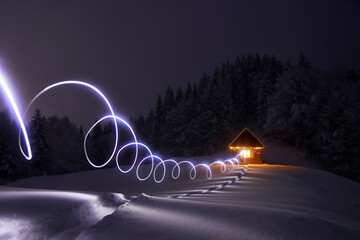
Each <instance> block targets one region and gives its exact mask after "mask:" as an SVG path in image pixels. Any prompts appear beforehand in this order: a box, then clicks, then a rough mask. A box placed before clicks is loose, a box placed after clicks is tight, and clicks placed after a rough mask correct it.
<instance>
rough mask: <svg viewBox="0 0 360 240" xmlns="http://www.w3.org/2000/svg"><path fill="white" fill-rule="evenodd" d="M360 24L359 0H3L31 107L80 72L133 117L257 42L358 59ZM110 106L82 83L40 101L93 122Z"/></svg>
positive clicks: (9, 50) (3, 49) (10, 44)
mask: <svg viewBox="0 0 360 240" xmlns="http://www.w3.org/2000/svg"><path fill="white" fill-rule="evenodd" d="M359 24H360V3H359V2H355V1H328V2H326V1H303V2H301V1H263V2H259V1H208V0H206V1H149V0H145V1H89V0H86V1H85V0H84V1H12V0H10V1H7V0H1V1H0V61H1V62H0V64H1V67H2V69H5V70H6V73H7V75H8V76H9V77H10V78H11V81H12V85H13V88H16V91H17V93H16V95H17V97H18V101H19V102H20V105H21V108H22V109H24V107H25V106H26V105H27V103H28V102H29V101H30V100H31V98H32V97H33V96H34V95H35V94H36V93H37V92H38V91H40V90H41V89H42V88H44V87H46V86H47V85H49V84H51V83H54V82H56V81H60V80H69V79H80V80H87V81H89V82H91V83H94V84H95V85H96V86H98V87H99V88H100V89H101V90H102V91H103V92H104V93H105V94H106V95H107V96H108V97H109V99H110V100H111V102H112V103H113V105H114V107H115V109H116V111H117V112H118V113H119V114H120V115H122V116H124V117H126V118H128V117H130V116H136V115H138V114H140V113H142V114H146V113H148V111H149V110H150V108H151V107H153V106H154V105H155V102H156V97H157V95H158V94H160V93H161V94H163V93H164V91H165V89H166V88H167V87H168V86H170V87H173V88H177V87H178V86H185V85H186V83H187V82H188V81H190V82H196V81H198V80H199V79H200V77H201V75H202V73H203V72H204V71H205V72H207V73H212V71H213V70H214V68H215V66H216V65H220V64H221V63H222V62H224V61H226V60H227V59H229V60H232V59H233V58H234V57H235V56H236V55H241V54H247V53H249V52H252V53H256V52H257V53H259V54H269V55H271V54H274V55H275V56H277V57H279V58H280V59H282V60H287V59H290V60H292V61H295V60H296V57H297V56H298V54H299V52H300V51H302V52H303V53H304V54H305V55H306V56H308V57H309V59H310V60H311V62H312V64H313V65H315V66H316V67H319V68H320V69H325V70H326V69H331V68H334V67H343V66H354V67H356V68H358V67H360V44H359V43H360V27H359ZM0 100H1V99H0ZM74 101H75V102H76V103H73V102H74ZM0 105H4V104H3V102H2V103H0ZM102 106H103V104H101V102H99V103H97V98H96V96H94V95H92V94H87V93H86V91H84V90H81V89H79V88H76V87H71V88H61V89H59V90H54V91H53V92H52V93H51V94H50V93H49V94H47V95H45V96H44V97H42V98H41V99H40V100H39V101H38V102H36V107H40V108H41V109H42V110H43V111H44V112H45V113H46V114H58V115H68V116H69V117H70V119H72V120H74V121H75V122H76V123H78V124H79V123H82V124H85V125H86V124H87V122H88V121H91V122H92V121H93V120H94V119H95V118H96V117H100V116H101V114H103V113H105V112H106V109H105V107H102ZM2 108H3V107H2ZM86 118H89V120H86Z"/></svg>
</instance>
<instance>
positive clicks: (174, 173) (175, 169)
mask: <svg viewBox="0 0 360 240" xmlns="http://www.w3.org/2000/svg"><path fill="white" fill-rule="evenodd" d="M0 85H1V87H2V88H3V89H4V91H5V94H6V96H7V98H8V99H9V101H10V103H11V106H12V108H13V110H14V112H15V114H16V117H17V120H18V122H19V125H20V129H19V148H20V151H21V153H22V154H23V156H24V157H25V158H26V159H27V160H31V159H32V151H31V145H30V141H29V137H28V133H27V130H26V127H25V125H24V122H23V120H22V117H21V115H20V112H19V109H18V107H17V105H16V102H15V100H14V97H13V95H12V94H11V91H10V89H9V87H8V85H7V84H6V82H5V80H4V78H3V77H2V75H1V74H0ZM63 85H77V86H82V87H85V88H87V89H90V90H91V91H93V92H94V93H95V94H97V95H98V96H99V97H100V98H101V99H102V100H103V101H104V103H105V104H106V105H107V107H108V109H109V112H110V115H106V116H103V117H102V118H101V119H100V120H98V121H97V122H96V123H94V124H93V125H92V126H91V127H90V129H89V130H88V131H87V133H86V135H85V138H84V143H83V147H84V153H85V156H86V159H87V161H88V162H89V164H90V165H91V166H93V167H95V168H102V167H105V166H106V165H107V164H108V163H109V162H110V161H111V160H112V159H113V158H114V156H115V153H116V151H117V153H116V156H115V162H116V166H117V168H118V170H119V171H120V172H121V173H124V174H126V173H129V172H130V171H131V170H132V169H133V168H134V167H135V165H136V163H137V162H138V165H137V167H136V177H137V178H138V179H139V180H140V181H145V180H147V179H149V178H150V176H151V175H153V178H154V181H155V182H156V183H161V182H162V181H163V180H164V179H165V176H166V164H171V165H172V170H171V177H172V178H173V179H178V178H179V177H180V174H181V167H180V165H188V166H190V172H189V176H190V179H195V178H196V175H197V168H200V167H201V168H205V172H206V177H207V178H208V179H211V178H212V176H213V174H212V170H211V167H212V166H213V165H220V166H221V167H220V170H221V172H222V173H224V172H226V170H227V169H228V170H229V171H233V170H234V169H235V168H237V169H238V168H241V167H240V166H239V165H240V164H243V163H244V162H245V158H246V157H247V155H246V153H244V151H241V152H240V153H239V154H238V155H237V156H236V157H234V158H230V159H226V160H224V161H220V160H217V161H215V162H213V163H211V164H204V163H201V164H197V165H194V164H193V163H192V162H190V161H180V162H177V161H175V160H174V159H166V160H163V159H162V158H161V157H159V156H156V155H153V154H152V152H151V150H150V148H149V147H147V146H146V145H145V144H144V143H141V142H138V141H137V138H136V134H135V132H134V130H133V129H132V127H131V126H130V124H129V123H127V122H126V121H125V120H124V119H123V118H121V117H119V116H116V115H115V113H114V110H113V108H112V106H111V104H110V101H109V100H108V99H107V98H106V96H105V95H104V94H103V93H102V92H101V91H100V90H99V89H98V88H96V87H95V86H93V85H91V84H89V83H86V82H82V81H77V80H69V81H62V82H57V83H54V84H52V85H50V86H48V87H46V88H44V89H43V90H42V91H40V92H39V93H38V94H37V95H36V96H35V97H34V98H33V99H32V100H31V101H30V103H29V105H28V106H27V108H26V110H25V112H24V115H26V113H27V112H28V110H29V108H30V106H31V105H32V104H33V103H34V102H35V100H37V99H38V98H39V97H40V96H41V95H43V94H44V93H46V92H47V91H49V90H51V89H53V88H56V87H59V86H63ZM106 119H113V121H114V127H115V143H114V146H113V150H112V152H111V155H110V157H109V158H107V160H106V161H105V162H104V163H103V164H95V163H94V162H93V161H92V160H91V159H90V157H89V154H88V151H87V147H86V143H87V140H88V137H89V134H90V133H91V131H92V130H93V129H94V128H95V127H96V126H97V125H98V124H100V123H101V122H102V121H104V120H106ZM119 123H120V126H124V127H125V128H127V130H128V131H130V132H131V135H132V137H133V139H134V140H133V142H129V143H127V144H124V145H123V146H121V147H120V148H119V150H117V149H118V147H119V146H118V145H119V140H118V139H119V130H118V124H119ZM21 135H23V136H24V140H25V144H26V148H27V153H28V154H25V152H24V150H23V148H22V146H21ZM130 147H135V155H134V159H133V161H132V163H131V166H130V167H129V168H128V169H127V170H125V169H123V168H122V167H121V166H120V164H119V155H120V154H121V152H123V151H124V150H125V149H126V148H130ZM139 147H140V148H143V149H145V151H146V152H148V153H149V155H145V157H144V158H143V159H142V160H140V161H138V160H139V159H138V157H139ZM148 159H151V168H150V170H149V174H148V175H147V176H146V177H141V176H140V173H139V169H140V166H141V165H143V164H144V162H145V161H146V160H148ZM154 160H156V161H159V163H158V164H157V165H156V166H155V167H154ZM229 165H230V166H229ZM159 166H162V167H163V172H162V176H161V178H160V179H157V178H156V173H157V171H158V168H159ZM226 166H227V168H226ZM246 167H247V166H245V168H242V169H243V170H244V171H247V168H246Z"/></svg>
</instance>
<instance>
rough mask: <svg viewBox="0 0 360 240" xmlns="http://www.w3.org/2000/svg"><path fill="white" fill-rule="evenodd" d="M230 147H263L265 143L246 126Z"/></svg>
mask: <svg viewBox="0 0 360 240" xmlns="http://www.w3.org/2000/svg"><path fill="white" fill-rule="evenodd" d="M229 147H262V148H264V147H265V145H264V144H262V142H260V140H259V139H257V137H256V136H255V135H254V134H253V133H252V132H250V130H249V129H247V128H245V129H244V130H242V131H241V132H240V134H239V135H238V136H237V137H236V138H235V139H234V140H233V141H232V142H231V143H230V144H229Z"/></svg>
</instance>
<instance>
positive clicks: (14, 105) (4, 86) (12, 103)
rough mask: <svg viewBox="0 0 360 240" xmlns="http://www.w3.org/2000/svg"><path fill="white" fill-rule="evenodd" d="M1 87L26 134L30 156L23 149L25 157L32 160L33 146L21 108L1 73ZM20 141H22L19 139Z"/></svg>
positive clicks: (25, 139) (25, 138)
mask: <svg viewBox="0 0 360 240" xmlns="http://www.w3.org/2000/svg"><path fill="white" fill-rule="evenodd" d="M0 85H1V87H2V89H4V92H5V94H6V97H7V98H8V99H9V101H10V104H11V107H12V109H13V111H14V112H15V115H16V118H17V121H18V123H19V124H20V129H21V131H22V132H23V133H24V141H25V144H26V150H27V153H28V154H25V153H24V152H23V150H22V149H21V152H22V154H23V155H24V157H25V159H27V160H31V158H32V151H31V145H30V141H29V136H28V133H27V131H26V128H25V124H24V121H23V119H22V117H21V114H20V111H19V108H18V106H17V104H16V102H15V99H14V96H13V95H12V93H11V91H10V89H9V86H8V85H7V84H6V81H5V79H4V77H3V76H2V74H1V72H0ZM19 141H20V139H19Z"/></svg>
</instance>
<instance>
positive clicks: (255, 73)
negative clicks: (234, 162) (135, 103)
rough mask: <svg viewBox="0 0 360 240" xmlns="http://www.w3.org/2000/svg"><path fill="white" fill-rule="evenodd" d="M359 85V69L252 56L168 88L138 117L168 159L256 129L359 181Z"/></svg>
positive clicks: (145, 135)
mask: <svg viewBox="0 0 360 240" xmlns="http://www.w3.org/2000/svg"><path fill="white" fill-rule="evenodd" d="M359 90H360V83H359V76H358V72H357V71H355V70H354V69H353V68H351V69H346V70H334V71H330V72H325V73H324V72H319V71H318V70H316V69H315V68H314V67H312V66H311V64H310V63H309V61H308V60H307V58H306V57H305V56H304V55H303V54H300V56H299V58H298V61H297V63H296V64H291V63H290V62H286V63H283V62H281V61H280V60H278V59H276V58H275V57H268V56H266V55H264V56H262V57H260V56H259V55H257V54H255V55H253V54H248V55H247V56H241V57H236V58H235V60H234V61H232V62H229V61H227V62H225V63H224V64H222V66H221V67H220V68H219V67H218V68H216V69H215V71H214V73H213V74H212V75H208V74H204V75H203V76H202V78H201V79H200V82H198V83H196V84H190V83H188V84H187V86H186V88H185V89H182V88H178V89H176V90H175V91H174V90H173V89H171V88H168V89H167V90H166V93H165V95H163V96H159V97H158V99H157V104H156V107H155V109H154V110H151V111H150V113H149V114H148V115H147V116H139V117H137V118H135V119H133V120H132V121H133V123H134V125H135V127H136V129H137V132H138V133H139V134H140V135H141V138H142V139H144V141H145V142H147V143H149V144H150V145H151V147H152V148H153V149H155V150H156V151H158V152H159V153H161V154H162V155H165V156H168V157H173V156H195V155H203V154H210V153H212V152H215V151H217V150H220V149H225V148H226V146H227V144H228V143H229V142H230V141H231V140H232V138H233V137H234V134H235V135H236V134H237V133H238V132H239V131H240V130H241V129H242V128H244V127H251V128H253V129H254V128H255V129H257V130H259V131H262V132H263V133H264V136H267V137H269V138H272V139H278V140H281V141H283V142H284V143H286V144H289V145H292V146H295V147H297V148H299V149H300V150H302V151H304V152H305V153H306V154H307V155H308V157H309V158H310V159H313V160H314V161H317V162H318V163H320V164H321V165H323V166H324V167H325V168H327V169H328V170H331V171H335V172H337V173H340V174H344V175H347V176H349V177H352V178H354V179H357V180H360V162H359V160H358V159H359V157H358V156H359V149H360V148H359V146H357V142H358V139H359V137H360V124H359V123H360V94H359Z"/></svg>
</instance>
